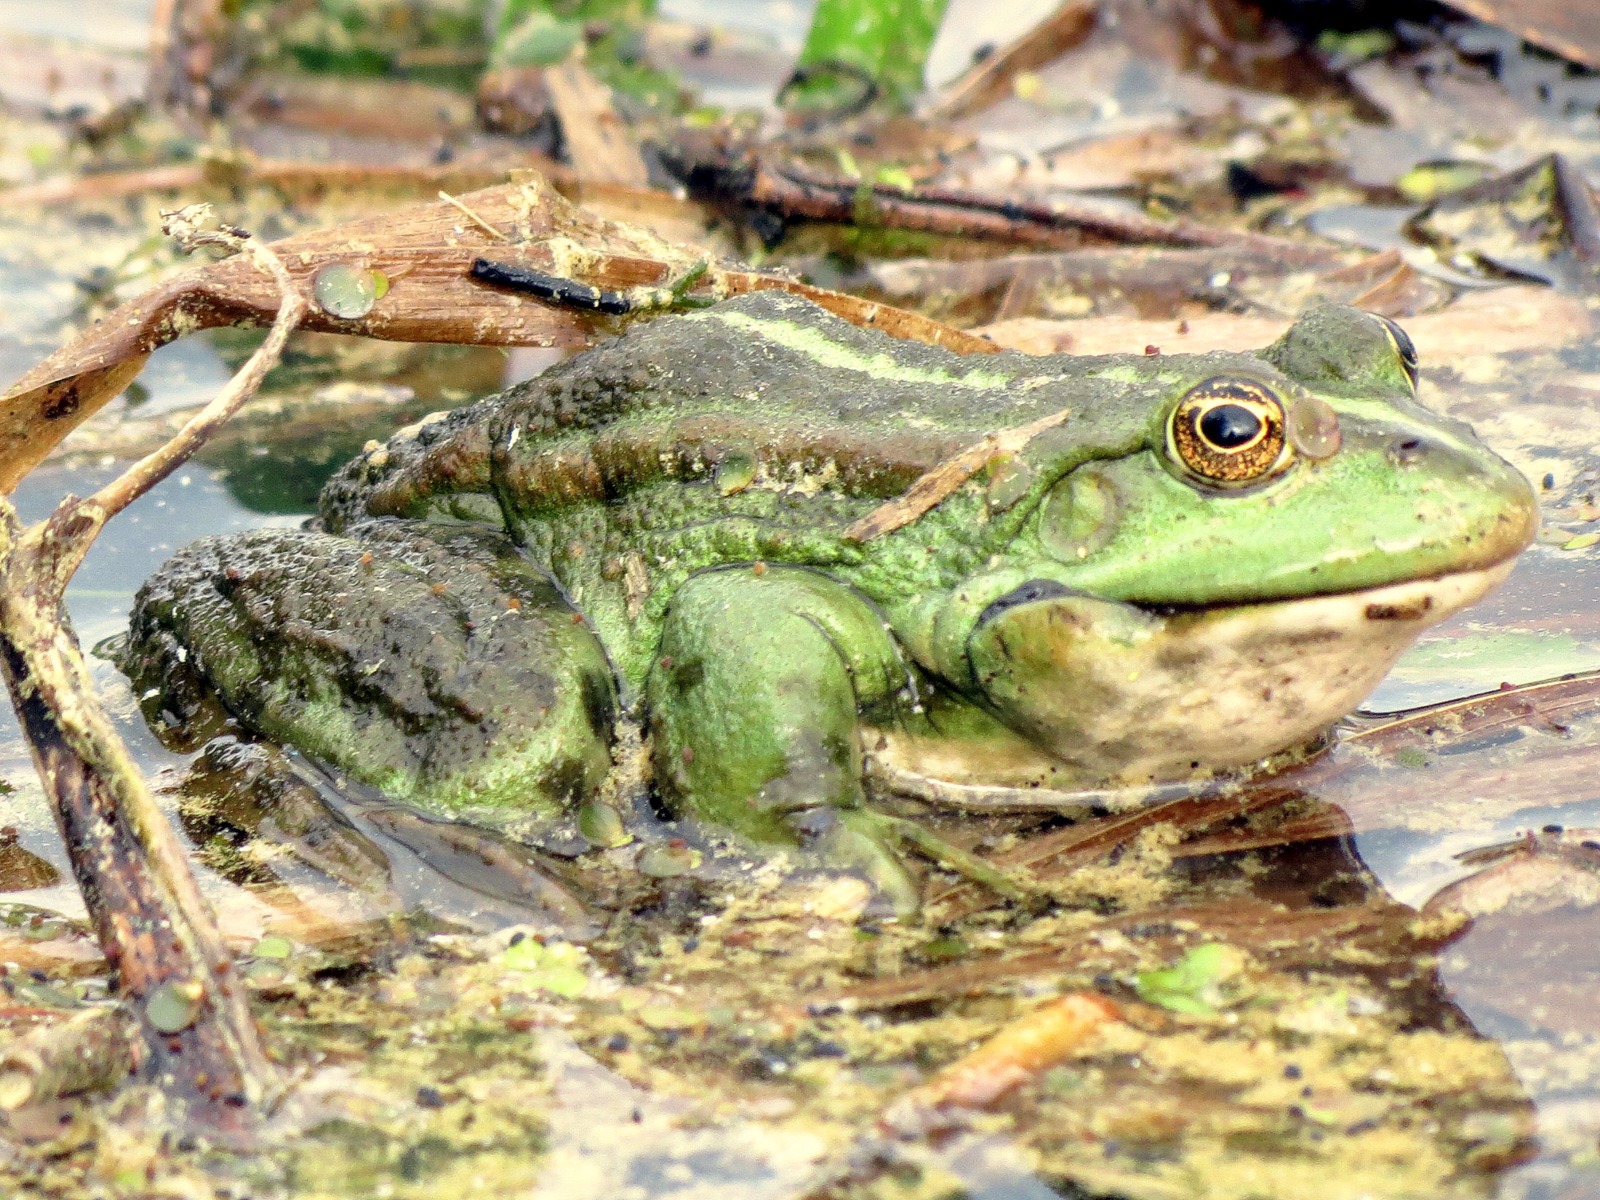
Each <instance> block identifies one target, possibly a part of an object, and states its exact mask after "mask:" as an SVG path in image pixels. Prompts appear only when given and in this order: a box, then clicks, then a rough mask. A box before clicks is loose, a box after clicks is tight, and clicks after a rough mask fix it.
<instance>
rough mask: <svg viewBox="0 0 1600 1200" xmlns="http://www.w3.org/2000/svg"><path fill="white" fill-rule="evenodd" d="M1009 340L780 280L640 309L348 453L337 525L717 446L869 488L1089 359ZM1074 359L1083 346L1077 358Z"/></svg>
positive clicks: (987, 423)
mask: <svg viewBox="0 0 1600 1200" xmlns="http://www.w3.org/2000/svg"><path fill="white" fill-rule="evenodd" d="M1064 361H1065V360H1062V359H1045V358H1035V357H1031V356H1027V355H1021V354H1016V353H1011V352H1000V353H996V354H992V355H959V354H955V353H952V352H950V351H948V350H942V349H939V348H936V347H932V346H927V345H924V344H922V343H919V342H912V341H908V340H904V339H899V338H892V337H887V336H885V335H883V334H881V333H879V332H877V331H876V330H872V329H861V328H857V327H856V326H854V325H851V324H850V323H848V322H846V321H842V320H840V319H839V318H837V317H835V316H833V315H832V314H830V313H828V312H826V311H824V310H823V309H821V308H818V307H817V306H816V305H814V304H812V303H810V302H809V301H806V300H803V299H800V298H798V297H795V296H791V295H788V294H786V293H783V292H777V291H767V292H758V293H754V294H751V295H747V296H741V297H739V298H737V299H734V300H730V301H726V302H724V303H722V304H719V305H717V306H715V307H713V308H710V309H707V310H704V311H702V312H698V313H691V314H685V315H680V316H674V317H668V318H663V319H660V320H656V321H652V322H648V323H643V324H640V325H636V326H634V327H633V328H631V329H629V330H628V331H627V332H626V333H624V334H623V335H622V336H620V337H618V338H615V339H613V340H611V341H609V342H607V343H605V344H603V345H601V346H599V347H597V348H596V349H594V350H592V351H589V352H588V353H586V354H583V355H580V356H578V357H577V358H574V359H572V360H570V361H569V362H566V363H563V364H561V365H560V366H557V367H555V368H552V369H551V370H550V371H548V372H546V373H545V374H544V375H541V376H539V377H538V378H537V379H534V380H530V381H528V382H527V383H523V384H519V385H517V386H515V387H513V388H511V389H509V390H507V391H506V392H504V393H502V394H501V395H499V396H496V397H491V398H489V399H488V400H485V401H483V402H481V403H479V404H477V405H474V406H471V407H469V408H467V409H463V410H458V411H457V412H455V413H452V414H450V415H449V416H447V417H445V418H443V419H442V420H439V421H437V422H435V423H432V424H427V425H424V426H420V427H413V428H412V429H411V430H408V431H403V433H402V434H401V435H397V437H396V438H394V439H391V441H390V443H389V444H388V445H387V446H384V447H382V448H372V449H369V451H368V452H367V453H366V454H364V455H363V456H362V457H360V458H358V459H356V460H355V461H354V462H352V463H351V464H350V465H349V466H347V467H346V468H345V469H344V470H343V471H342V472H341V473H340V475H339V476H337V477H336V478H335V479H334V481H333V482H332V483H331V484H330V485H329V488H328V491H327V492H326V493H325V495H324V517H325V520H326V521H327V523H328V524H329V525H330V527H332V528H339V527H341V526H343V525H345V524H348V523H349V522H350V521H353V520H356V519H359V518H361V517H365V516H370V515H399V516H424V515H433V516H438V515H441V509H442V508H446V509H448V508H452V507H453V508H455V509H459V510H460V511H458V512H454V513H451V514H450V515H457V516H463V517H482V516H487V515H488V514H487V512H486V511H478V508H481V507H482V506H481V505H480V506H478V507H477V508H475V507H474V506H475V505H476V504H477V502H476V501H473V500H472V499H470V497H472V496H473V495H486V494H488V493H491V492H495V493H499V494H500V495H501V497H502V498H504V497H505V496H507V495H508V494H509V495H512V496H514V498H515V503H516V505H517V506H518V507H519V508H524V509H526V510H539V509H547V508H550V507H556V506H560V505H564V504H568V503H571V502H576V501H586V500H607V499H612V498H615V497H616V496H618V495H620V494H624V493H626V492H628V491H631V490H633V489H635V488H637V487H639V486H647V485H649V484H651V483H653V482H655V481H657V480H660V479H662V478H680V479H692V478H696V477H703V476H704V475H706V474H707V473H712V472H715V471H716V469H717V468H718V466H719V465H720V464H721V463H723V462H725V461H727V460H729V459H742V460H751V461H755V460H759V464H760V467H761V469H762V470H763V471H766V472H768V473H770V474H773V475H777V474H781V473H783V472H788V471H801V472H803V471H810V470H813V469H815V468H817V467H819V466H820V465H822V464H824V463H826V464H830V465H829V468H828V475H827V478H826V480H825V481H824V482H823V484H822V486H825V487H827V488H828V489H830V490H837V491H840V492H843V493H845V494H847V495H852V496H857V497H861V498H866V499H881V498H884V497H889V496H893V495H896V494H898V493H900V492H901V491H903V490H904V489H905V488H906V487H907V486H909V484H910V483H911V482H912V481H914V480H915V479H916V478H917V477H918V476H919V475H921V474H923V473H924V472H926V471H929V470H931V469H933V468H934V467H936V466H937V465H939V464H940V463H941V462H943V461H945V460H946V459H948V458H949V457H950V456H951V455H953V454H955V453H958V452H959V451H961V450H962V449H964V448H966V447H969V446H971V445H972V444H973V443H974V442H975V441H977V440H978V439H979V438H981V437H982V436H983V435H984V434H986V433H990V432H993V431H994V430H995V429H996V428H1004V427H1006V426H1009V425H1022V424H1025V423H1027V422H1029V421H1032V420H1036V419H1038V418H1039V417H1041V416H1043V415H1045V414H1047V413H1049V412H1051V411H1055V410H1057V409H1059V408H1062V407H1064V403H1063V401H1064V400H1066V399H1069V398H1073V397H1075V395H1076V394H1077V393H1081V392H1082V391H1083V390H1084V388H1085V386H1092V379H1091V376H1092V372H1089V371H1086V370H1084V369H1082V368H1081V367H1074V368H1072V369H1070V370H1066V369H1064V367H1063V362H1064ZM1079 361H1080V362H1081V361H1082V360H1079Z"/></svg>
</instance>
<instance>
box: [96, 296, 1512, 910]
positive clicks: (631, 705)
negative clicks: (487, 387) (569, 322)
mask: <svg viewBox="0 0 1600 1200" xmlns="http://www.w3.org/2000/svg"><path fill="white" fill-rule="evenodd" d="M1416 384H1417V361H1416V354H1415V351H1414V349H1413V347H1412V345H1411V342H1410V340H1409V339H1408V338H1407V336H1406V335H1405V333H1404V332H1403V331H1402V330H1401V329H1400V328H1399V327H1398V326H1397V325H1395V324H1394V323H1392V322H1390V321H1388V320H1386V319H1384V318H1381V317H1376V316H1372V315H1370V314H1367V313H1363V312H1359V311H1357V310H1354V309H1351V308H1345V307H1338V306H1322V307H1318V308H1314V309H1312V310H1310V311H1309V312H1307V313H1306V314H1305V315H1303V316H1302V317H1301V318H1300V319H1299V320H1298V321H1297V322H1296V323H1295V324H1294V325H1293V326H1292V327H1291V328H1290V329H1289V330H1288V332H1287V333H1286V334H1285V335H1284V336H1283V337H1282V338H1281V339H1280V340H1279V341H1278V342H1276V343H1275V344H1274V345H1272V346H1270V347H1268V348H1267V349H1265V350H1262V351H1260V352H1259V353H1255V354H1232V353H1216V354H1204V355H1148V356H1132V355H1111V356H1105V357H1088V358H1077V357H1070V356H1060V355H1057V356H1043V357H1035V356H1028V355H1023V354H1019V353H1013V352H999V353H994V354H980V355H967V356H962V355H957V354H954V353H950V352H948V351H944V350H939V349H935V348H932V347H929V346H925V345H921V344H918V343H914V342H909V341H903V340H898V339H895V338H891V337H888V336H886V335H884V334H882V333H879V332H877V331H875V330H872V329H863V328H857V327H855V326H853V325H850V324H847V323H846V322H844V321H841V320H839V319H837V318H835V317H833V316H831V315H829V314H828V313H826V312H824V311H823V310H822V309H820V308H818V307H816V306H815V305H813V304H811V303H810V302H808V301H805V300H803V299H800V298H797V297H794V296H791V295H787V294H784V293H780V292H762V293H759V294H754V295H748V296H744V297H740V298H738V299H734V300H730V301H725V302H723V303H720V304H718V305H716V306H714V307H710V308H707V309H703V310H701V311H698V312H693V313H686V314H681V315H673V316H664V317H660V318H658V319H656V320H653V321H650V322H647V323H641V324H635V325H634V326H633V327H631V328H630V329H628V330H627V331H626V332H625V333H623V334H622V335H621V336H618V337H616V338H614V339H612V340H610V341H608V342H607V343H605V344H603V345H601V346H599V347H598V348H596V349H594V350H591V351H589V352H587V353H585V354H583V355H581V356H578V357H577V358H575V359H573V360H571V361H569V362H567V363H565V364H563V365H561V366H559V367H556V368H554V369H552V370H550V371H548V372H547V373H545V374H544V375H542V376H540V377H538V378H537V379H534V380H531V381H529V382H526V383H523V384H519V385H517V386H515V387H512V388H511V389H509V390H508V391H506V392H504V393H503V394H501V395H498V396H495V397H491V398H489V399H487V400H484V401H482V402H480V403H477V404H475V405H472V406H470V407H466V408H463V409H459V410H456V411H454V412H451V413H448V414H441V415H438V416H436V417H435V418H430V419H428V420H425V421H423V422H422V423H420V424H418V425H416V426H413V427H411V428H408V429H405V430H402V431H400V432H399V433H397V434H396V435H394V436H393V437H392V438H391V439H390V440H389V441H388V442H387V444H378V443H376V442H374V443H370V444H369V445H368V447H367V448H366V450H365V451H364V452H363V453H362V454H361V455H360V456H359V457H357V458H356V459H355V460H354V461H353V462H351V463H349V464H348V465H347V466H345V467H344V468H343V469H342V470H341V471H340V472H339V473H338V474H337V476H336V477H335V478H333V479H332V480H331V481H330V483H329V484H328V485H327V487H326V488H325V489H324V492H323V495H322V500H321V505H320V516H319V517H318V518H317V520H316V521H315V522H314V523H313V526H312V527H310V528H307V529H304V530H281V529H273V530H262V531H257V532H254V533H250V534H245V535H242V536H227V537H220V538H208V539H204V540H202V541H200V542H197V543H195V544H194V545H192V546H190V547H189V548H187V549H185V550H183V551H181V552H180V553H179V554H178V555H177V556H176V557H174V558H173V559H172V560H171V561H170V562H168V563H167V564H166V565H165V566H164V567H163V568H162V569H161V570H160V571H159V572H158V573H157V574H156V575H155V576H154V577H153V578H152V579H151V580H150V581H149V582H148V583H147V584H146V585H145V586H144V588H143V590H142V591H141V592H140V594H139V596H138V600H137V603H136V608H135V612H134V616H133V619H132V628H131V634H130V637H129V639H128V641H127V644H126V647H125V650H124V652H123V654H122V665H123V666H124V668H125V669H126V670H127V671H128V673H129V674H130V675H131V676H132V677H133V679H134V680H135V682H136V685H137V686H139V687H140V688H141V689H148V691H146V693H145V694H146V706H147V712H149V713H150V714H151V716H152V718H153V719H155V720H157V721H160V722H162V723H164V724H168V725H171V724H175V723H179V722H181V721H183V720H185V719H187V718H189V717H190V716H192V715H193V714H194V713H195V712H197V711H198V710H199V709H200V708H201V706H202V704H203V703H204V702H206V698H207V697H211V698H214V699H217V700H220V701H221V704H222V705H223V706H224V707H225V708H226V710H228V712H229V713H231V714H232V716H233V717H234V718H235V719H236V720H237V721H238V722H240V723H241V724H243V725H244V726H246V727H248V728H249V729H251V730H253V731H255V732H258V733H260V734H263V735H265V736H267V737H269V738H271V739H274V740H277V741H280V742H285V743H290V744H292V745H294V746H295V747H297V748H299V749H300V750H302V751H303V752H305V753H306V754H308V755H310V756H312V757H314V758H316V759H319V760H321V761H323V762H325V763H327V764H330V765H332V766H333V767H336V768H338V769H339V770H342V771H344V772H347V773H348V774H350V775H352V776H355V777H358V778H359V779H362V780H364V781H366V782H367V783H370V784H372V785H374V786H376V787H377V788H379V789H381V790H382V791H383V792H385V793H386V794H388V795H389V796H391V797H393V798H395V799H398V800H402V801H407V802H410V803H413V804H416V805H419V806H422V807H425V808H427V809H430V810H433V811H436V812H440V813H443V814H448V815H451V816H456V817H459V818H462V819H467V820H474V821H489V822H500V823H503V822H504V821H505V820H506V819H507V818H508V817H509V816H511V815H513V814H528V813H534V814H546V815H550V814H563V813H566V814H570V813H572V812H574V811H575V810H577V809H578V808H580V807H582V806H584V805H586V804H589V805H592V804H593V803H594V802H595V801H596V798H597V797H600V796H602V795H603V794H604V791H605V787H606V785H607V779H608V773H611V772H613V771H614V770H615V769H616V764H615V762H614V760H615V759H617V758H619V757H620V754H619V752H618V745H619V743H618V742H617V730H618V728H619V727H621V726H626V725H628V724H629V721H630V720H632V721H633V722H635V726H634V727H636V728H642V729H643V730H644V732H645V734H646V735H647V736H646V738H645V741H644V743H643V744H644V746H645V747H647V750H648V773H649V774H650V776H651V777H652V779H653V786H654V789H655V793H656V795H657V796H658V797H659V800H660V803H661V804H662V805H663V806H664V807H665V809H667V810H668V811H669V812H671V813H672V814H675V815H679V816H691V815H692V816H694V817H697V818H699V819H701V820H704V821H709V822H713V823H715V824H716V825H717V826H720V827H722V828H723V829H724V830H726V831H729V832H731V833H733V834H735V835H737V837H738V838H739V839H742V840H743V841H744V842H746V843H758V844H763V845H774V844H776V845H780V846H789V847H801V846H811V847H816V848H818V849H820V850H821V851H822V852H824V853H825V854H826V855H828V856H829V857H831V858H832V859H834V860H835V861H845V862H851V863H855V864H857V865H865V866H866V867H867V868H868V869H869V870H870V871H872V872H874V873H876V875H877V876H878V877H879V878H880V879H883V878H889V877H892V876H893V875H894V872H895V871H896V870H897V869H898V868H897V866H896V863H897V862H898V856H897V854H896V853H895V848H896V844H897V843H898V841H899V838H900V836H901V835H902V834H903V833H904V827H903V823H902V822H900V819H899V818H894V817H890V816H888V815H887V814H886V813H883V812H880V811H877V810H875V809H874V808H872V807H871V806H869V805H868V804H867V803H866V800H867V794H868V787H869V784H870V783H872V782H873V781H874V780H876V781H880V782H884V783H887V784H889V785H891V786H897V787H898V788H899V790H906V791H911V792H913V793H920V794H923V795H924V796H925V797H928V798H933V799H940V800H944V801H947V802H952V803H955V804H958V805H967V806H970V807H973V808H977V807H984V806H986V805H993V804H996V803H999V802H1001V801H1003V800H1006V799H1008V798H1009V799H1011V800H1015V799H1017V798H1018V797H1021V798H1023V799H1026V798H1027V797H1028V796H1030V795H1033V794H1046V795H1050V796H1059V795H1063V794H1070V793H1071V792H1072V791H1073V790H1074V789H1081V788H1084V787H1088V786H1094V785H1104V784H1145V783H1150V782H1152V781H1162V780H1172V779H1178V778H1182V777H1186V776H1189V775H1191V774H1192V773H1194V772H1195V771H1197V770H1202V769H1213V770H1214V769H1219V768H1233V767H1240V766H1244V765H1248V764H1251V763H1254V762H1257V761H1259V760H1261V759H1263V758H1264V757H1267V756H1270V755H1272V754H1274V753H1275V752H1278V751H1281V750H1283V749H1285V748H1286V747H1291V746H1295V745H1297V744H1303V743H1305V742H1306V741H1307V740H1308V739H1312V738H1314V737H1316V736H1317V735H1318V734H1319V732H1320V731H1322V730H1323V729H1325V728H1326V727H1327V726H1328V725H1329V723H1331V722H1332V721H1334V720H1336V719H1337V718H1339V717H1340V716H1342V715H1344V714H1345V713H1347V712H1348V711H1350V710H1351V709H1352V708H1354V707H1355V706H1356V705H1357V704H1358V703H1359V702H1360V700H1361V699H1362V698H1363V697H1364V696H1365V695H1366V694H1367V693H1368V692H1369V691H1370V690H1371V689H1372V688H1373V687H1374V686H1375V685H1376V684H1377V682H1378V681H1379V680H1380V679H1381V678H1382V676H1383V675H1384V673H1385V672H1386V671H1387V670H1388V668H1389V667H1390V665H1391V664H1392V663H1393V661H1394V660H1395V658H1396V657H1397V656H1398V655H1399V654H1400V653H1401V652H1402V650H1404V648H1405V647H1406V646H1407V645H1409V644H1410V642H1411V641H1412V640H1413V639H1414V638H1415V637H1416V636H1417V634H1418V633H1419V632H1420V631H1422V630H1423V629H1425V628H1427V627H1428V626H1430V625H1432V624H1434V623H1436V622H1438V621H1440V620H1442V619H1443V618H1444V617H1446V616H1448V615H1449V614H1451V613H1452V612H1455V611H1457V610H1459V609H1460V608H1462V607H1464V606H1465V605H1468V604H1471V603H1473V602H1474V601H1476V600H1477V599H1479V598H1480V597H1482V596H1483V595H1484V594H1485V593H1486V592H1487V591H1488V590H1489V589H1490V588H1491V587H1493V586H1494V585H1495V584H1496V583H1497V582H1498V581H1499V580H1500V579H1501V578H1503V577H1504V575H1505V574H1506V573H1507V571H1508V570H1509V568H1510V564H1511V561H1512V560H1513V559H1514V558H1515V557H1516V555H1517V554H1518V553H1519V552H1520V551H1521V550H1522V549H1523V548H1524V547H1525V546H1526V545H1527V544H1528V543H1529V541H1530V540H1531V538H1532V536H1533V533H1534V529H1535V523H1536V517H1537V507H1536V503H1535V500H1534V496H1533V493H1532V490H1531V489H1530V487H1529V485H1528V483H1527V481H1526V480H1525V479H1524V478H1523V477H1522V475H1521V474H1519V473H1518V472H1517V471H1516V470H1515V469H1514V468H1512V467H1511V466H1510V465H1509V464H1507V463H1506V462H1504V461H1503V460H1502V459H1500V458H1499V457H1497V456H1496V455H1495V454H1494V453H1492V452H1491V451H1490V450H1488V449H1487V448H1486V447H1485V446H1484V445H1483V444H1482V443H1481V442H1479V441H1478V439H1477V438H1476V437H1475V436H1474V435H1473V433H1472V431H1471V430H1470V428H1468V427H1467V426H1465V425H1463V424H1461V423H1459V422H1456V421H1453V420H1448V419H1445V418H1443V417H1441V416H1438V415H1436V414H1434V413H1432V412H1430V411H1428V410H1427V409H1425V408H1424V407H1422V406H1421V405H1420V404H1419V403H1418V402H1417V400H1416ZM902 882H903V881H902Z"/></svg>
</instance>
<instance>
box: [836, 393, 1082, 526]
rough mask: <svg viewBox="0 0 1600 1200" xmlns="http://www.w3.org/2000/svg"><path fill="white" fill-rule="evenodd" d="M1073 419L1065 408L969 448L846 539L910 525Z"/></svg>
mask: <svg viewBox="0 0 1600 1200" xmlns="http://www.w3.org/2000/svg"><path fill="white" fill-rule="evenodd" d="M1070 415H1071V413H1070V412H1069V411H1068V410H1067V409H1064V408H1063V409H1062V410H1061V411H1060V412H1053V413H1051V414H1049V415H1048V416H1045V417H1040V418H1039V419H1038V420H1037V421H1030V422H1029V423H1028V424H1026V425H1019V426H1017V427H1016V428H1015V429H1002V430H1001V431H1000V432H998V433H991V434H989V435H988V436H987V437H985V438H984V439H983V440H982V441H980V442H979V443H978V444H977V445H975V446H970V447H968V448H967V449H965V450H963V451H962V452H961V453H960V454H957V455H956V456H955V457H954V458H951V459H949V460H947V461H945V462H942V463H940V464H939V465H938V466H937V467H935V468H934V469H933V470H931V471H929V472H927V473H926V474H925V475H923V476H921V477H920V478H919V479H918V480H917V481H916V482H915V483H913V484H912V485H911V487H910V488H908V489H907V490H906V492H905V494H904V495H901V496H896V497H895V498H894V499H893V500H890V501H887V502H886V503H884V504H880V505H879V506H878V507H877V508H875V509H873V510H872V511H871V512H869V513H868V514H867V515H866V516H864V517H862V518H861V519H860V520H859V521H856V522H855V523H854V524H852V525H851V526H850V528H848V529H846V530H845V531H844V536H845V537H846V538H848V539H849V540H850V541H853V542H868V541H871V540H872V539H873V538H875V537H881V536H882V535H883V534H885V533H889V532H891V531H893V530H896V529H899V528H901V527H902V526H904V525H909V524H911V522H913V521H915V520H916V519H917V518H918V517H920V516H922V514H923V513H925V512H927V511H928V510H929V509H931V508H933V507H934V505H936V504H939V503H940V502H942V501H943V500H944V499H945V498H946V497H948V496H949V495H950V494H951V493H953V492H954V491H955V490H956V489H957V488H959V487H960V486H961V485H962V484H964V483H966V482H967V480H969V479H971V478H972V477H973V476H974V475H976V474H977V473H978V472H979V471H981V470H983V469H984V467H986V466H988V465H989V464H990V463H991V462H993V461H994V460H995V459H997V458H1004V457H1006V456H1008V455H1013V454H1017V453H1019V452H1020V451H1021V450H1022V448H1023V447H1024V446H1026V445H1027V444H1028V443H1029V442H1031V441H1032V440H1033V439H1034V438H1036V437H1038V436H1039V435H1040V434H1041V433H1043V432H1044V431H1045V430H1046V429H1053V428H1055V426H1057V425H1059V424H1061V422H1063V421H1065V420H1066V419H1067V418H1068V417H1069V416H1070Z"/></svg>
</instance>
